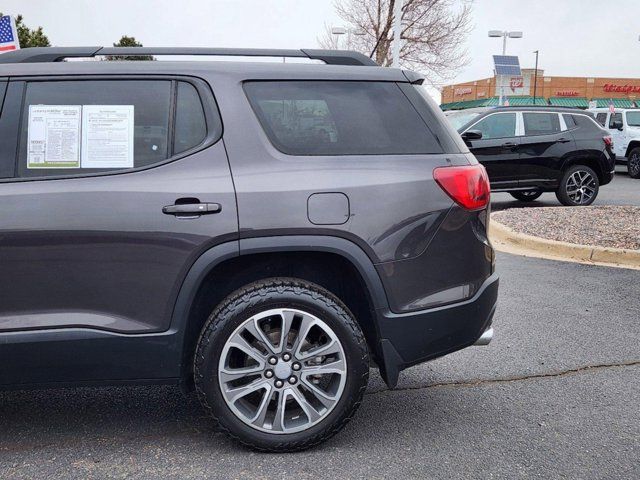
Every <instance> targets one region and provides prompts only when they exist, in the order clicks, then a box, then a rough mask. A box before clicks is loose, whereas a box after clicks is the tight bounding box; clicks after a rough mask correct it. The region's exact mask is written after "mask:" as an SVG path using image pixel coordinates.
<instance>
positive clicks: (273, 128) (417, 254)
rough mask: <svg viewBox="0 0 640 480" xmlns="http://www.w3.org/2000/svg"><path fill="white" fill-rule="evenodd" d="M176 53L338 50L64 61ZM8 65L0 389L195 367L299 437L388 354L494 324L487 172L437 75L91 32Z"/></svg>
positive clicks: (244, 413) (248, 418) (356, 395)
mask: <svg viewBox="0 0 640 480" xmlns="http://www.w3.org/2000/svg"><path fill="white" fill-rule="evenodd" d="M161 54H175V55H180V54H185V55H204V54H207V55H227V56H230V55H244V56H247V55H249V56H267V57H268V56H295V57H304V58H307V59H314V60H322V61H324V62H325V63H327V64H328V65H319V64H313V63H309V64H304V63H300V62H296V63H279V62H278V63H276V62H274V63H265V62H254V63H249V62H219V61H212V62H207V61H203V62H179V61H178V62H176V61H155V62H149V61H125V62H117V61H113V62H92V61H74V62H62V61H60V60H63V59H65V58H68V57H94V56H100V55H129V56H130V55H161ZM0 79H1V81H0V89H2V93H3V95H0V98H3V99H4V101H3V103H4V104H3V105H2V113H1V116H0V138H2V142H0V213H1V214H0V219H1V222H0V265H2V268H1V269H0V290H1V291H2V302H0V387H2V388H19V389H25V388H31V387H47V386H53V387H59V386H69V385H112V384H132V383H133V384H136V383H138V384H156V383H162V384H176V385H178V384H179V385H182V386H183V387H184V388H186V389H189V388H195V390H196V392H197V394H198V396H199V398H200V400H201V402H202V404H203V405H204V407H205V408H206V409H207V411H208V412H210V413H211V415H212V416H213V417H214V418H215V419H217V421H218V422H219V424H220V426H221V428H222V429H223V430H224V431H226V432H228V433H229V434H230V435H232V436H233V437H234V438H236V439H238V440H239V441H241V442H243V443H244V444H246V445H249V446H251V447H253V448H256V449H260V450H265V451H291V450H300V449H304V448H308V447H310V446H313V445H316V444H318V443H319V442H322V441H323V440H325V439H327V438H329V437H330V436H332V435H333V434H335V433H336V432H338V431H339V430H340V429H341V428H342V427H343V426H344V425H345V423H346V422H347V421H348V420H349V419H350V418H351V417H352V416H353V415H354V413H355V411H356V409H357V407H358V405H359V404H360V402H361V400H362V398H363V394H364V392H365V389H366V386H367V380H368V375H369V367H370V362H374V363H375V365H377V366H378V367H379V369H380V373H381V375H382V377H383V378H384V380H385V381H386V382H387V384H388V385H389V386H390V387H393V386H395V385H396V383H397V381H398V375H399V372H400V371H401V370H403V369H405V368H407V367H410V366H412V365H415V364H417V363H420V362H425V361H427V360H431V359H433V358H436V357H439V356H442V355H446V354H448V353H451V352H453V351H456V350H459V349H461V348H465V347H468V346H470V345H473V344H478V345H480V344H487V343H488V342H489V340H490V339H491V337H492V335H493V328H492V318H493V314H494V310H495V306H496V298H497V292H498V277H497V274H496V273H495V268H494V251H493V249H492V247H491V244H490V243H489V240H488V238H487V224H488V222H489V217H488V208H489V205H488V203H489V182H488V178H487V175H486V172H485V169H484V168H483V167H482V166H481V165H480V164H479V163H478V162H477V161H476V159H475V158H474V156H473V155H472V154H471V153H470V152H469V150H468V149H467V147H466V146H465V144H464V143H463V142H462V140H461V139H460V136H459V135H458V134H457V133H456V131H455V130H453V129H452V128H451V127H450V125H449V124H448V122H447V121H446V119H445V118H444V116H443V114H442V112H440V110H439V108H438V107H437V105H435V103H434V102H433V101H432V100H431V98H429V97H428V95H426V93H425V92H424V91H423V89H422V87H421V86H420V84H421V83H422V81H423V79H422V77H420V76H419V75H418V74H415V73H412V72H407V71H402V70H398V69H390V68H380V67H377V66H376V65H375V63H374V62H373V61H372V60H370V59H369V58H368V57H366V56H363V55H361V54H357V53H353V52H342V51H323V50H300V51H295V50H283V51H279V50H247V49H239V50H233V49H154V48H123V49H118V48H98V47H95V48H29V49H23V50H20V51H18V52H11V53H5V54H3V55H2V56H0ZM364 120H366V121H364Z"/></svg>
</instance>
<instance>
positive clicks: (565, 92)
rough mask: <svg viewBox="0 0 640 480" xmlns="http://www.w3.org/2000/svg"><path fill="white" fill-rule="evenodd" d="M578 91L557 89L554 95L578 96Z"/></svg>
mask: <svg viewBox="0 0 640 480" xmlns="http://www.w3.org/2000/svg"><path fill="white" fill-rule="evenodd" d="M578 96H580V92H579V91H577V90H558V91H557V92H556V97H578Z"/></svg>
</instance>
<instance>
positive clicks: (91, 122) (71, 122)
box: [17, 79, 207, 177]
mask: <svg viewBox="0 0 640 480" xmlns="http://www.w3.org/2000/svg"><path fill="white" fill-rule="evenodd" d="M174 87H176V88H175V92H176V99H175V125H174V128H173V132H172V129H171V128H170V125H171V124H172V122H171V117H172V116H173V115H174V113H173V112H174V102H173V99H174ZM24 99H25V100H24V103H23V107H22V122H21V130H20V132H21V133H20V149H19V154H18V168H17V175H18V176H19V177H42V176H60V175H65V176H67V175H77V174H91V173H100V172H105V171H115V170H123V169H130V168H139V167H144V166H148V165H152V164H155V163H159V162H163V161H164V160H166V159H168V158H169V157H171V156H172V155H173V154H177V153H180V152H183V151H185V150H188V149H190V148H193V147H194V146H196V145H198V144H200V143H201V142H202V141H203V140H204V139H205V137H206V133H207V132H206V122H205V115H204V111H203V106H202V102H201V100H200V97H199V95H198V92H197V90H196V88H195V87H194V86H193V85H191V84H189V83H186V82H177V83H176V82H175V81H172V80H163V79H157V80H155V79H154V80H72V81H66V80H65V81H32V82H27V84H26V91H25V96H24Z"/></svg>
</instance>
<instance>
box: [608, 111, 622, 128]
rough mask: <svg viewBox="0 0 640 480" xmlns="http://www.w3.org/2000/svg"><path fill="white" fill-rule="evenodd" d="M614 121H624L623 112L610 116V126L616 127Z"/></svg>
mask: <svg viewBox="0 0 640 480" xmlns="http://www.w3.org/2000/svg"><path fill="white" fill-rule="evenodd" d="M613 122H622V113H613V114H611V117H610V118H609V128H615V127H614V126H613Z"/></svg>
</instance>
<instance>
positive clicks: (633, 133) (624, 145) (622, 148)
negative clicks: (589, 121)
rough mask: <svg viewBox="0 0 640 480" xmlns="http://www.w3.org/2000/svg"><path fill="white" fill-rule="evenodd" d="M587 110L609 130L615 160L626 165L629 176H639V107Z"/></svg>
mask: <svg viewBox="0 0 640 480" xmlns="http://www.w3.org/2000/svg"><path fill="white" fill-rule="evenodd" d="M587 111H588V112H591V113H592V114H593V115H594V116H595V118H596V121H597V122H598V123H599V124H600V125H602V126H603V127H604V128H606V129H608V130H609V131H610V133H611V137H612V138H613V151H614V153H615V154H616V161H617V162H618V163H623V164H626V165H627V170H629V176H630V177H632V178H640V109H638V108H616V109H615V113H611V112H610V111H609V109H608V108H590V109H589V110H587Z"/></svg>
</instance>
